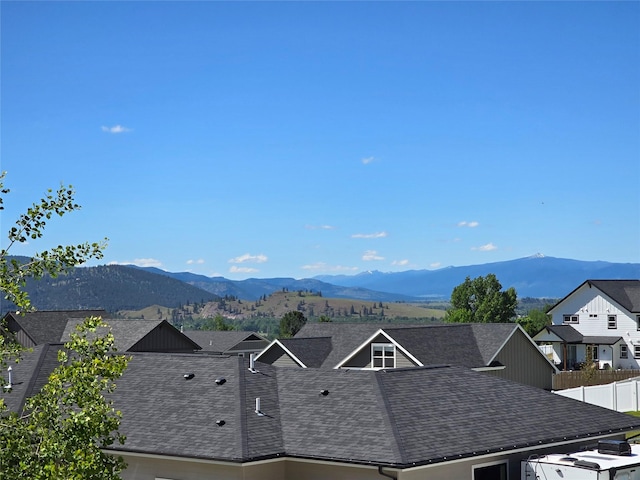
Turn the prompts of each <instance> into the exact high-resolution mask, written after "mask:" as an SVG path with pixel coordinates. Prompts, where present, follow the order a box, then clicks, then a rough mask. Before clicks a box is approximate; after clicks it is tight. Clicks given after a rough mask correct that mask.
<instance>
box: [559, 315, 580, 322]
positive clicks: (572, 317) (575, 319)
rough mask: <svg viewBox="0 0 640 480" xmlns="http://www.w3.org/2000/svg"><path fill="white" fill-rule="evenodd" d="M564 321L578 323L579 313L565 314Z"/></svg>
mask: <svg viewBox="0 0 640 480" xmlns="http://www.w3.org/2000/svg"><path fill="white" fill-rule="evenodd" d="M562 322H563V323H578V315H563V316H562Z"/></svg>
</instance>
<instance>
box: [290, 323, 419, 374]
mask: <svg viewBox="0 0 640 480" xmlns="http://www.w3.org/2000/svg"><path fill="white" fill-rule="evenodd" d="M418 326H422V327H424V326H425V325H408V324H407V325H394V327H393V328H394V329H401V328H412V327H418ZM385 327H386V325H385V324H380V323H372V322H369V323H333V322H318V323H307V324H305V325H304V326H303V327H302V328H301V329H300V331H299V332H298V333H297V334H296V335H295V337H294V338H313V337H315V338H317V337H325V338H326V337H329V338H331V345H332V349H331V351H330V352H329V353H327V356H326V358H325V359H324V361H323V362H322V365H321V366H322V367H323V368H333V367H335V366H336V365H338V363H340V362H341V361H342V360H344V358H345V357H347V355H349V354H350V353H352V352H353V351H354V350H355V349H356V348H358V347H359V346H360V345H361V344H362V342H364V341H365V340H366V339H367V338H369V337H370V336H371V335H373V334H374V333H376V332H377V331H378V330H379V329H380V328H385Z"/></svg>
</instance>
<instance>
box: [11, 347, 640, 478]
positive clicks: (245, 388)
mask: <svg viewBox="0 0 640 480" xmlns="http://www.w3.org/2000/svg"><path fill="white" fill-rule="evenodd" d="M35 353H36V352H34V354H35ZM32 365H33V364H32ZM257 365H258V370H259V371H258V372H257V373H251V372H250V371H249V370H248V367H249V361H248V359H245V358H242V357H217V356H209V355H194V354H162V353H133V354H132V360H131V361H130V363H129V367H128V368H127V370H126V371H125V373H124V375H123V377H122V378H121V379H119V380H118V382H117V384H118V387H117V389H116V391H115V393H114V394H113V398H114V401H115V404H116V408H118V409H119V410H121V411H122V414H123V419H122V425H121V432H122V433H123V434H125V435H126V436H127V441H126V443H125V445H124V446H118V447H117V448H118V449H120V450H123V451H130V452H138V453H149V454H160V455H175V456H181V457H192V458H202V459H211V460H224V461H231V462H246V461H252V460H258V459H266V458H277V457H281V456H291V457H298V458H309V459H320V460H335V461H340V462H350V463H360V464H374V465H387V466H396V467H399V468H407V467H410V466H414V465H421V464H429V463H437V462H443V461H447V460H451V459H455V458H462V457H467V456H474V455H481V454H484V453H491V452H499V451H508V450H511V449H519V448H526V447H527V446H531V447H540V446H541V445H545V444H555V443H562V442H566V441H571V440H579V439H588V438H591V437H593V436H598V435H612V434H616V433H621V432H625V431H630V430H636V429H640V419H639V418H635V417H632V416H629V415H625V414H622V413H618V412H615V411H612V410H607V409H604V408H601V407H597V406H594V405H590V404H587V403H581V402H579V401H576V400H572V399H569V398H566V397H562V396H559V395H554V394H552V393H548V392H545V391H544V390H542V389H538V388H535V387H529V386H526V385H521V384H518V383H514V382H509V381H507V380H503V379H500V378H497V377H494V376H491V375H485V374H482V373H477V372H474V371H472V370H470V369H467V368H464V367H448V366H445V367H424V368H411V369H392V370H380V371H347V370H333V369H331V370H329V369H291V368H277V367H273V366H270V365H265V364H260V363H258V364H257ZM16 368H17V369H19V370H20V371H21V373H20V375H22V369H23V368H24V372H27V371H28V370H29V368H27V364H25V363H20V364H18V365H16ZM31 370H33V368H31ZM186 374H193V377H192V378H191V379H186V378H185V375H186ZM221 378H224V379H225V381H224V382H221V381H220V379H221ZM216 380H218V382H216ZM323 391H325V392H323ZM323 393H326V394H323ZM13 394H14V392H12V393H10V394H6V393H4V394H0V395H2V396H5V397H6V395H13ZM256 397H259V398H260V400H261V405H260V410H261V412H262V413H263V415H261V416H260V415H258V414H256V412H255V399H256ZM14 403H15V402H14ZM216 422H218V423H216ZM222 422H224V424H223V423H222Z"/></svg>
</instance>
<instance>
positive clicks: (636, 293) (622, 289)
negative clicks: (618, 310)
mask: <svg viewBox="0 0 640 480" xmlns="http://www.w3.org/2000/svg"><path fill="white" fill-rule="evenodd" d="M587 283H588V284H591V285H593V286H594V287H596V288H598V289H599V290H601V291H602V292H603V293H605V294H606V295H607V296H608V297H609V298H611V299H612V300H615V301H616V302H618V303H619V304H620V305H621V306H623V307H624V308H625V309H627V310H628V311H629V312H631V313H640V280H587Z"/></svg>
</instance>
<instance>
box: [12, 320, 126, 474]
mask: <svg viewBox="0 0 640 480" xmlns="http://www.w3.org/2000/svg"><path fill="white" fill-rule="evenodd" d="M106 326H107V325H106V324H105V323H103V322H102V319H101V318H100V317H90V318H88V319H86V320H85V322H84V323H82V324H80V325H78V326H77V327H76V332H75V333H73V334H72V335H71V340H70V341H69V342H67V343H66V344H65V348H64V349H63V350H60V351H59V352H58V361H59V362H60V365H59V366H58V367H57V368H56V369H55V370H54V371H53V373H52V374H51V375H50V377H49V381H48V382H47V384H45V386H44V387H43V388H42V390H41V391H40V393H38V394H36V395H34V396H33V397H31V398H30V399H28V400H27V403H26V405H25V408H24V411H23V412H20V413H18V412H7V411H6V410H5V411H0V478H1V479H5V478H6V479H14V478H15V479H18V478H30V479H38V480H40V479H42V480H44V479H47V480H49V479H50V480H58V479H85V478H91V479H99V480H114V479H119V478H120V472H121V471H122V470H123V469H124V468H125V463H124V461H123V460H122V458H121V457H116V456H112V455H108V454H106V453H104V452H103V451H102V449H104V448H108V447H110V446H111V445H113V444H114V443H116V442H118V443H121V444H122V443H124V440H125V438H124V437H123V436H122V435H121V434H120V433H119V432H118V427H119V425H120V416H121V415H120V412H119V411H116V410H115V409H114V407H113V402H112V400H108V399H107V398H105V394H109V393H111V392H113V390H114V389H115V380H116V379H118V378H119V377H120V376H121V375H122V373H123V372H124V370H125V368H126V366H127V362H128V358H127V357H125V356H124V355H113V354H112V351H113V348H114V347H113V342H114V338H113V335H112V334H111V333H108V334H106V335H103V336H102V335H96V330H97V329H98V328H101V327H106ZM2 407H3V405H2V402H0V409H1V408H2Z"/></svg>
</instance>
